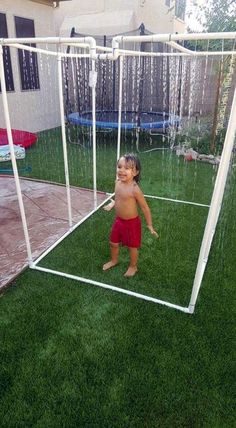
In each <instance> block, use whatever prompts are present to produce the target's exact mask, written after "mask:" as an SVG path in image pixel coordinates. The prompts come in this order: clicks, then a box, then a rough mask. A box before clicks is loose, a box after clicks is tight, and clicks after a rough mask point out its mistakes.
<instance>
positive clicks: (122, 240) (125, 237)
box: [110, 216, 141, 248]
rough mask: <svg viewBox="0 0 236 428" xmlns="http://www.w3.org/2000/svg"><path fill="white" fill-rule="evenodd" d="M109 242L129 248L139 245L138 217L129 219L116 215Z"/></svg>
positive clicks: (139, 222) (139, 226)
mask: <svg viewBox="0 0 236 428" xmlns="http://www.w3.org/2000/svg"><path fill="white" fill-rule="evenodd" d="M110 242H113V243H114V244H122V245H125V246H126V247H129V248H139V247H140V245H141V219H140V217H139V216H138V217H135V218H131V219H129V220H124V219H122V218H120V217H116V219H115V221H114V223H113V226H112V229H111V235H110Z"/></svg>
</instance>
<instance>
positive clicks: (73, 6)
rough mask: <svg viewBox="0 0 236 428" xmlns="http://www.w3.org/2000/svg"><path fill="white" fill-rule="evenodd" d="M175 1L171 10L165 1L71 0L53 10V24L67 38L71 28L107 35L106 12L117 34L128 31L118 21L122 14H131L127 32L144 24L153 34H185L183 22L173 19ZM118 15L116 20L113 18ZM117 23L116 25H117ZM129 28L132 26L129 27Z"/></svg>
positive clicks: (125, 23) (107, 18) (125, 25)
mask: <svg viewBox="0 0 236 428" xmlns="http://www.w3.org/2000/svg"><path fill="white" fill-rule="evenodd" d="M174 4H175V0H172V1H171V7H170V8H168V7H167V6H166V5H165V0H112V1H111V0H87V1H86V2H84V0H71V1H68V2H62V3H60V7H59V8H58V9H56V10H55V25H56V31H57V33H58V34H61V35H63V36H65V35H67V36H69V35H70V30H71V28H72V27H73V26H74V27H75V28H76V31H79V32H81V33H82V32H86V34H95V31H94V27H95V28H96V34H101V35H104V34H106V35H109V34H114V31H113V32H112V31H111V32H109V31H110V26H109V22H108V21H109V12H112V17H113V20H115V21H116V27H117V28H118V31H120V32H122V24H123V26H124V31H127V22H122V21H120V22H118V21H119V19H120V16H119V13H120V12H121V11H124V12H125V11H127V14H128V13H129V11H133V14H134V17H133V19H132V22H130V24H129V25H130V28H129V30H132V29H135V28H137V27H139V25H140V24H141V23H142V22H143V23H144V24H145V27H146V28H147V29H148V30H150V31H151V32H153V33H174V32H176V31H178V32H184V31H185V25H184V23H183V22H182V21H180V20H178V22H176V20H175V18H174ZM101 14H104V20H103V22H101V23H100V22H99V28H100V32H99V33H98V19H100V16H101ZM116 16H117V19H116ZM118 24H119V26H118ZM131 26H133V27H132V28H131Z"/></svg>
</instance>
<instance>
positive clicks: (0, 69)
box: [0, 45, 33, 267]
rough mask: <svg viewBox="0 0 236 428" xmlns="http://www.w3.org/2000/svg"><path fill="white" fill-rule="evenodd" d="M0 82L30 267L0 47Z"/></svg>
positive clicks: (1, 49)
mask: <svg viewBox="0 0 236 428" xmlns="http://www.w3.org/2000/svg"><path fill="white" fill-rule="evenodd" d="M0 81H1V89H2V101H3V111H4V118H5V123H6V129H7V138H8V143H9V148H10V153H11V162H12V169H13V173H14V178H15V184H16V193H17V198H18V203H19V208H20V215H21V221H22V226H23V231H24V237H25V243H26V250H27V256H28V262H29V265H30V266H31V267H32V266H33V258H32V251H31V245H30V239H29V231H28V226H27V221H26V215H25V208H24V203H23V198H22V193H21V187H20V180H19V174H18V169H17V163H16V157H15V151H14V145H13V139H12V132H11V122H10V115H9V108H8V101H7V91H6V81H5V74H4V64H3V48H2V45H0Z"/></svg>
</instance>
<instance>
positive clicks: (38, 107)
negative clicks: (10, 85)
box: [0, 0, 60, 132]
mask: <svg viewBox="0 0 236 428" xmlns="http://www.w3.org/2000/svg"><path fill="white" fill-rule="evenodd" d="M53 12H54V9H53V8H51V7H48V6H45V5H42V4H37V3H34V2H31V1H25V0H17V1H14V0H0V13H3V14H5V15H6V20H7V30H8V37H11V38H14V37H16V29H15V22H14V17H15V16H19V17H21V18H28V19H31V20H33V21H34V27H35V36H36V37H49V36H55V28H54V20H53ZM37 47H45V46H43V45H41V46H39V45H37ZM51 48H52V47H51ZM54 49H55V46H54ZM37 57H38V70H39V84H40V89H36V90H22V89H21V81H20V69H19V59H18V52H17V50H16V49H15V48H11V63H12V71H13V81H14V91H12V92H8V103H9V110H10V115H11V116H10V118H11V126H12V128H17V129H24V130H27V131H32V132H37V131H41V130H44V129H50V128H54V127H56V126H58V125H59V123H60V120H59V109H58V102H53V105H52V94H53V99H55V101H56V100H57V99H58V97H57V91H58V89H57V86H58V85H57V80H56V79H55V77H56V71H55V70H54V71H53V69H52V70H51V75H50V76H49V75H48V73H47V72H46V69H45V68H46V66H47V58H43V57H42V58H40V56H39V55H37ZM55 66H56V61H55ZM52 67H53V66H52ZM1 98H2V96H1V94H0V127H2V128H5V122H4V117H3V105H2V99H1Z"/></svg>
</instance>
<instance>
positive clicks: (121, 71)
mask: <svg viewBox="0 0 236 428" xmlns="http://www.w3.org/2000/svg"><path fill="white" fill-rule="evenodd" d="M123 64H124V57H123V56H122V55H121V56H120V71H119V107H118V136H117V160H118V159H119V158H120V140H121V114H122V89H123Z"/></svg>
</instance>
